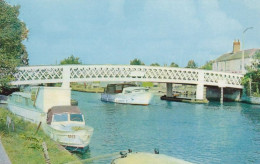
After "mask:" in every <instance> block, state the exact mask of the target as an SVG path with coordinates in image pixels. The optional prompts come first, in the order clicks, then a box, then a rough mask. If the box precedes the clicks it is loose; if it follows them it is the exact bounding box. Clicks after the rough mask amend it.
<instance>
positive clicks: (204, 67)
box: [201, 60, 214, 70]
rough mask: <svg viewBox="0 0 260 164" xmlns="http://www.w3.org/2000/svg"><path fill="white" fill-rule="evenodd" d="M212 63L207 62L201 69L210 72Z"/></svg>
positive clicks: (211, 61)
mask: <svg viewBox="0 0 260 164" xmlns="http://www.w3.org/2000/svg"><path fill="white" fill-rule="evenodd" d="M213 62H214V61H213V60H210V61H207V62H206V64H205V65H203V66H202V67H201V68H202V69H206V70H212V64H213Z"/></svg>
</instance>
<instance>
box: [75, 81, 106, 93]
mask: <svg viewBox="0 0 260 164" xmlns="http://www.w3.org/2000/svg"><path fill="white" fill-rule="evenodd" d="M70 87H71V90H73V91H79V92H91V93H103V92H104V88H101V87H99V88H92V87H89V86H86V87H85V86H84V84H80V83H71V85H70Z"/></svg>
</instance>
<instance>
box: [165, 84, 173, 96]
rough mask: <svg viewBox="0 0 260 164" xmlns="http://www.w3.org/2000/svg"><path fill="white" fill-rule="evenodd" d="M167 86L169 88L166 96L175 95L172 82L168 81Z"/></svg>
mask: <svg viewBox="0 0 260 164" xmlns="http://www.w3.org/2000/svg"><path fill="white" fill-rule="evenodd" d="M166 88H167V92H166V97H173V95H172V83H166Z"/></svg>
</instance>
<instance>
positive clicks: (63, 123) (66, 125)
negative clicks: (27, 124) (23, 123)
mask: <svg viewBox="0 0 260 164" xmlns="http://www.w3.org/2000/svg"><path fill="white" fill-rule="evenodd" d="M46 122H47V123H46V124H44V125H43V129H44V131H45V133H47V134H48V135H49V136H50V137H51V139H53V140H54V141H58V142H59V143H60V144H61V145H63V146H65V148H66V149H68V150H71V151H85V150H86V149H87V148H88V145H89V142H90V139H91V136H92V134H93V128H92V127H89V126H86V125H85V119H84V115H83V114H82V113H81V112H80V110H79V108H78V107H77V106H54V107H52V108H51V109H49V111H48V113H47V118H46Z"/></svg>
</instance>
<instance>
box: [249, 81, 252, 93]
mask: <svg viewBox="0 0 260 164" xmlns="http://www.w3.org/2000/svg"><path fill="white" fill-rule="evenodd" d="M251 91H252V81H251V79H249V96H251Z"/></svg>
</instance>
